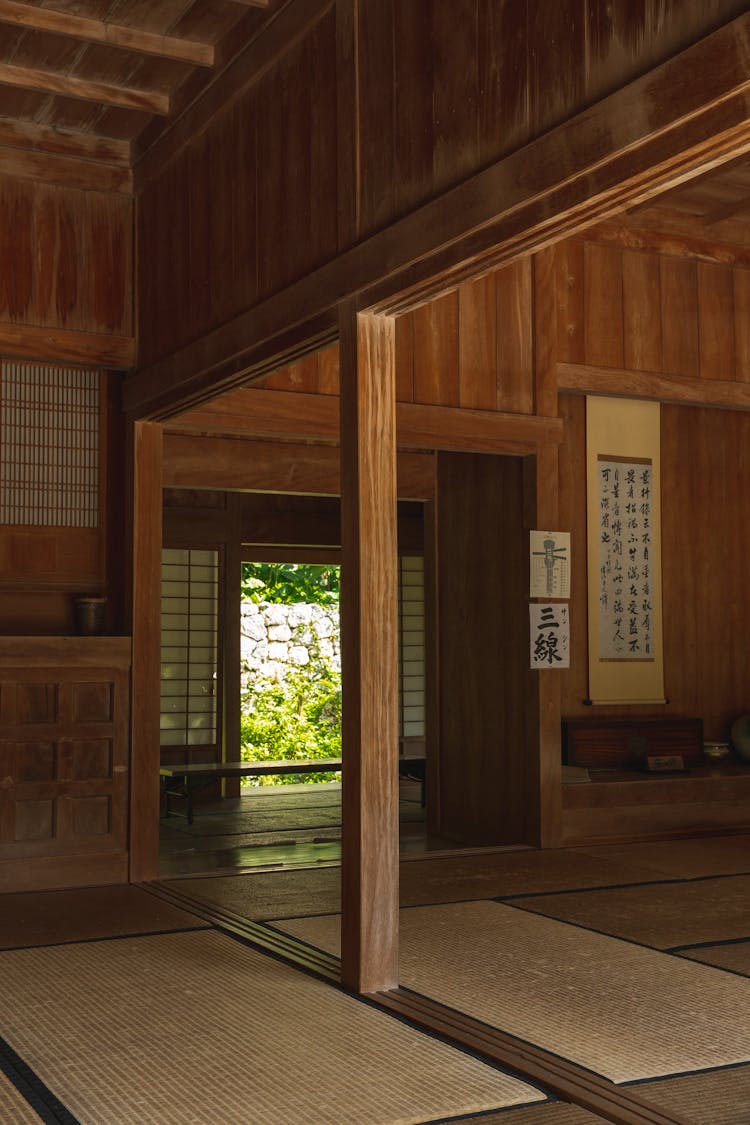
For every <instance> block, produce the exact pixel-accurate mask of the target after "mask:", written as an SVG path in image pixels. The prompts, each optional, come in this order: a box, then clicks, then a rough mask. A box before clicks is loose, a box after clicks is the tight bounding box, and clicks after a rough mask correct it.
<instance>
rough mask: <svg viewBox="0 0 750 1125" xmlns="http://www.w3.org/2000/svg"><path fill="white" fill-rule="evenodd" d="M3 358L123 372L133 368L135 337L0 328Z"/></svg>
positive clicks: (18, 326)
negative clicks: (75, 364)
mask: <svg viewBox="0 0 750 1125" xmlns="http://www.w3.org/2000/svg"><path fill="white" fill-rule="evenodd" d="M0 355H4V356H7V357H9V358H11V357H13V358H16V359H41V360H46V361H49V362H51V363H81V364H85V365H91V366H96V367H109V368H111V369H113V370H120V371H122V370H128V369H129V368H131V367H132V366H133V363H134V360H135V340H134V339H133V337H132V336H107V335H105V334H104V333H103V332H102V333H96V332H78V331H75V330H73V329H69V328H37V327H35V326H31V325H27V324H0Z"/></svg>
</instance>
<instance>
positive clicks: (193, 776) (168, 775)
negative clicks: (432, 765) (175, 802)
mask: <svg viewBox="0 0 750 1125" xmlns="http://www.w3.org/2000/svg"><path fill="white" fill-rule="evenodd" d="M340 769H341V758H310V759H307V758H305V759H297V760H295V759H294V758H292V759H289V760H288V761H282V762H193V763H191V764H190V765H183V766H162V767H161V768H160V770H159V778H160V781H161V803H162V816H165V817H166V816H171V815H173V813H174V815H175V816H184V817H185V818H186V819H187V822H188V824H192V823H193V817H194V803H193V796H194V794H195V792H196V790H199V789H205V788H206V787H207V786H208V785H210V784H211V783H212V782H213V781H216V780H217V779H220V778H225V777H275V776H276V775H279V776H281V775H282V774H294V773H329V772H331V771H335V770H340ZM398 775H399V777H411V778H414V779H415V780H417V781H420V782H421V786H422V793H421V797H422V807H423V808H424V804H425V758H424V757H420V756H417V755H411V754H410V755H405V756H402V757H399V759H398ZM179 779H182V780H181V781H180V780H179ZM170 780H171V781H177V782H178V784H177V785H176V786H170V785H169V782H170ZM170 797H184V798H185V800H186V802H187V808H186V811H185V812H184V813H183V812H176V813H175V812H174V810H171V809H170V807H169V798H170Z"/></svg>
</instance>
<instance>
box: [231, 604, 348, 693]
mask: <svg viewBox="0 0 750 1125" xmlns="http://www.w3.org/2000/svg"><path fill="white" fill-rule="evenodd" d="M240 656H241V660H242V672H243V676H247V675H250V674H252V675H253V676H258V677H260V678H262V679H268V680H280V679H283V678H284V675H285V672H286V670H287V669H289V668H301V667H304V666H306V665H308V664H310V663H311V661H314V660H315V659H316V658H317V657H322V658H323V659H324V660H325V661H326V662H327V663H328V664H330V665H331V666H332V667H333V668H334V669H336V670H337V671H340V668H341V656H340V650H339V611H338V606H335V605H332V606H321V605H305V604H302V603H297V604H294V605H276V604H269V603H268V602H260V603H258V604H256V603H255V602H243V604H242V617H241V647H240Z"/></svg>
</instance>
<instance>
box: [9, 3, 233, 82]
mask: <svg viewBox="0 0 750 1125" xmlns="http://www.w3.org/2000/svg"><path fill="white" fill-rule="evenodd" d="M0 23H9V24H13V26H15V27H23V28H27V29H29V30H32V31H51V32H53V33H54V34H56V35H67V36H70V37H72V38H75V39H84V40H86V41H87V42H90V43H106V44H108V45H109V46H111V47H122V48H124V49H125V50H128V51H138V52H140V53H142V54H146V55H157V56H159V57H160V58H165V59H177V60H178V61H179V62H188V63H194V64H195V65H196V66H213V62H214V49H213V47H212V45H211V44H210V43H196V42H194V41H192V40H190V39H179V38H175V37H174V36H170V35H154V34H153V33H152V32H149V31H141V30H139V29H138V28H133V27H124V26H122V25H121V24H113V23H108V22H107V21H105V20H95V19H89V18H88V17H86V16H75V15H73V14H71V13H69V12H56V11H53V10H52V9H51V8H37V7H36V6H35V5H33V4H23V3H18V2H17V0H0Z"/></svg>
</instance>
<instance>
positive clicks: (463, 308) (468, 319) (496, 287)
mask: <svg viewBox="0 0 750 1125" xmlns="http://www.w3.org/2000/svg"><path fill="white" fill-rule="evenodd" d="M531 291H532V260H531V259H530V258H523V259H520V260H519V261H518V262H514V263H512V264H511V265H509V266H506V267H504V268H503V269H500V270H495V271H494V272H493V273H491V274H488V276H487V277H483V278H481V279H480V280H478V281H473V282H466V283H465V284H463V285H460V286H459V287H458V288H457V289H456V290H454V291H453V292H452V293H449V294H447V295H446V296H445V297H441V298H439V299H438V300H436V301H432V302H430V303H429V304H427V305H425V306H423V307H422V308H419V309H417V310H415V311H414V312H411V313H406V314H404V315H403V316H401V317H398V318H397V320H396V397H397V400H398V401H399V402H416V403H422V404H425V405H434V406H460V407H466V408H471V409H480V410H500V411H507V412H509V413H511V414H531V413H533V411H534V389H533V386H534V384H533V376H534V370H533V368H534V349H533V341H532V296H531ZM254 386H259V387H267V388H269V389H272V390H282V391H307V392H310V393H317V394H332V395H335V394H338V391H339V370H338V345H335V344H334V345H333V346H332V347H329V348H326V349H324V350H323V351H320V352H315V353H314V354H313V355H309V356H306V357H305V358H304V359H302V360H300V361H299V362H298V363H294V364H291V365H290V366H288V367H285V368H282V369H280V370H279V371H276V372H274V374H273V375H269V376H267V377H266V378H264V379H261V380H259V382H258V383H257V384H254Z"/></svg>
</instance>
